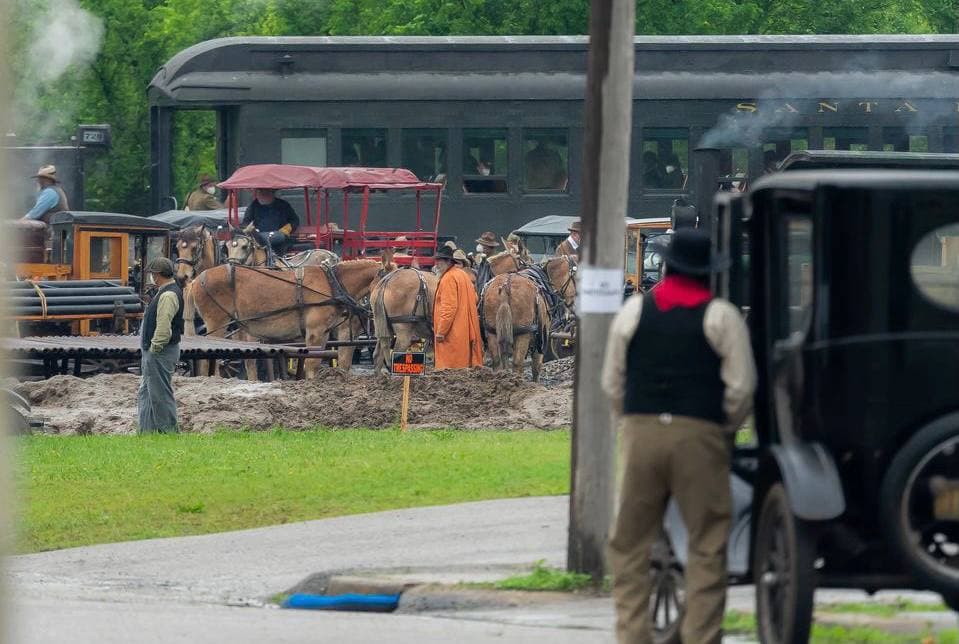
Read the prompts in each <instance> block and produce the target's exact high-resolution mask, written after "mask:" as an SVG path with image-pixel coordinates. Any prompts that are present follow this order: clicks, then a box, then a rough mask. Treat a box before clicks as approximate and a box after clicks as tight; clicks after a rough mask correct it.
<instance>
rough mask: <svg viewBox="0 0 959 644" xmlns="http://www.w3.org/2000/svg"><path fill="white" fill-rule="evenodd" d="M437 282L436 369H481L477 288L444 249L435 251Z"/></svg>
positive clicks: (434, 328) (435, 311)
mask: <svg viewBox="0 0 959 644" xmlns="http://www.w3.org/2000/svg"><path fill="white" fill-rule="evenodd" d="M436 269H437V272H438V273H439V275H440V283H439V285H438V286H437V287H436V302H435V304H434V305H433V333H435V334H436V337H435V338H434V340H435V342H434V345H433V346H434V348H433V351H434V356H435V359H436V368H437V369H466V368H468V367H482V366H483V340H482V338H481V337H480V327H479V313H478V310H477V307H476V289H475V288H473V284H472V282H471V281H470V278H469V275H467V274H466V272H465V271H464V270H463V269H462V268H460V267H459V266H457V265H456V262H455V260H454V259H453V251H452V250H450V249H449V248H448V247H446V246H444V247H442V248H440V249H439V250H438V251H437V252H436Z"/></svg>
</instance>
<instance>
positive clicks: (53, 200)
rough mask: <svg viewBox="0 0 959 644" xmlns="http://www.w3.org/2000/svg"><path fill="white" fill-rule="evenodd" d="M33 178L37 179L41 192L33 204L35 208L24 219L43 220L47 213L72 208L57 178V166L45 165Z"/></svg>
mask: <svg viewBox="0 0 959 644" xmlns="http://www.w3.org/2000/svg"><path fill="white" fill-rule="evenodd" d="M33 178H34V179H36V180H37V184H39V186H40V192H39V193H37V201H36V202H35V203H34V204H33V208H31V209H30V211H29V212H28V213H27V214H25V215H24V216H23V218H24V219H41V220H43V219H44V218H45V217H46V215H50V214H53V213H55V212H61V211H63V210H70V204H69V203H68V202H67V195H66V193H65V192H63V188H61V187H60V181H59V179H57V168H56V166H52V165H45V166H43V167H42V168H40V169H39V170H38V171H37V173H36V174H35V175H33Z"/></svg>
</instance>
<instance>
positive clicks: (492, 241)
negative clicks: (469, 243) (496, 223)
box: [476, 230, 499, 248]
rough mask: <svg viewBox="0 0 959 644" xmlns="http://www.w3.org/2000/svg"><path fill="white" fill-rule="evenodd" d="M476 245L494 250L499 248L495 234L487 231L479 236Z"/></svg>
mask: <svg viewBox="0 0 959 644" xmlns="http://www.w3.org/2000/svg"><path fill="white" fill-rule="evenodd" d="M476 243H477V244H480V245H481V246H488V247H489V248H496V247H497V246H499V242H498V241H496V233H494V232H492V231H490V230H487V231H486V232H485V233H483V234H482V235H480V236H479V239H477V240H476Z"/></svg>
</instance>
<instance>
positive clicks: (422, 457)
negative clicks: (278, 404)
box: [17, 430, 569, 552]
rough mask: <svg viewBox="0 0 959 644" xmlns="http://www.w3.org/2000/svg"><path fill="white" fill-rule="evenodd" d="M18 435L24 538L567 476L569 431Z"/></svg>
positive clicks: (404, 498)
mask: <svg viewBox="0 0 959 644" xmlns="http://www.w3.org/2000/svg"><path fill="white" fill-rule="evenodd" d="M18 440H19V442H18V452H19V458H18V463H17V484H18V488H19V503H20V512H19V521H18V525H19V533H18V535H17V550H18V551H19V552H35V551H40V550H51V549H56V548H66V547H71V546H80V545H87V544H93V543H105V542H114V541H125V540H132V539H147V538H152V537H172V536H181V535H190V534H202V533H207V532H220V531H225V530H236V529H242V528H251V527H256V526H263V525H273V524H278V523H287V522H292V521H303V520H307V519H319V518H324V517H332V516H339V515H345V514H356V513H362V512H375V511H379V510H387V509H394V508H407V507H415V506H425V505H437V504H445V503H459V502H465V501H477V500H482V499H493V498H506V497H521V496H536V495H551V494H565V493H566V492H567V491H568V488H569V433H568V432H565V431H557V432H506V431H503V432H460V431H450V430H440V431H416V432H409V433H400V432H399V431H394V430H387V431H371V430H343V431H322V430H318V431H309V432H285V431H274V432H265V433H241V432H223V433H217V434H208V435H200V434H181V435H178V436H76V437H56V436H33V437H27V438H21V439H18Z"/></svg>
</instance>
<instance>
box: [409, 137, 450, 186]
mask: <svg viewBox="0 0 959 644" xmlns="http://www.w3.org/2000/svg"><path fill="white" fill-rule="evenodd" d="M446 138H447V132H446V130H441V129H415V130H403V132H402V136H401V139H402V149H403V154H402V163H403V167H404V168H408V169H410V170H412V171H413V174H415V175H416V176H417V177H418V178H419V179H420V180H421V181H432V180H434V179H436V178H437V177H440V176H441V175H443V176H445V175H446V151H447V143H446Z"/></svg>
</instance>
